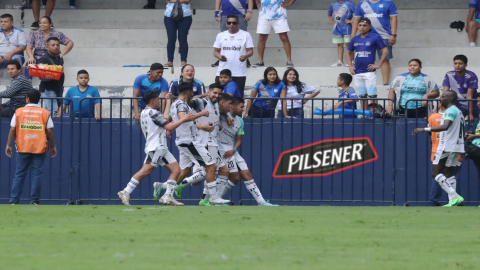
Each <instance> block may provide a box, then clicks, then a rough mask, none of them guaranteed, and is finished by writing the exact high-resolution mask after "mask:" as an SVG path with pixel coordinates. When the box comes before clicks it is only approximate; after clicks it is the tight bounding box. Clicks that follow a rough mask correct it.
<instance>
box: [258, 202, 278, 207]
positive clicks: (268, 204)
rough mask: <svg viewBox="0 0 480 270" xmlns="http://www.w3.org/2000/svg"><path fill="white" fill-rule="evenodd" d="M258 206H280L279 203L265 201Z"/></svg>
mask: <svg viewBox="0 0 480 270" xmlns="http://www.w3.org/2000/svg"><path fill="white" fill-rule="evenodd" d="M258 206H278V204H273V203H269V202H265V203H264V204H259V205H258Z"/></svg>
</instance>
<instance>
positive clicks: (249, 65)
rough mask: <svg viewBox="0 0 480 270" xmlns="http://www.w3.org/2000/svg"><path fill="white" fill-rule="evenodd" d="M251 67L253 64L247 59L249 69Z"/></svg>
mask: <svg viewBox="0 0 480 270" xmlns="http://www.w3.org/2000/svg"><path fill="white" fill-rule="evenodd" d="M251 66H252V64H250V60H249V59H247V68H249V67H251Z"/></svg>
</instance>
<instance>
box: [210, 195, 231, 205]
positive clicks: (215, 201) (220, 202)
mask: <svg viewBox="0 0 480 270" xmlns="http://www.w3.org/2000/svg"><path fill="white" fill-rule="evenodd" d="M229 202H230V201H229V200H224V199H222V198H220V197H217V198H213V199H212V198H210V204H212V205H216V204H228V203H229Z"/></svg>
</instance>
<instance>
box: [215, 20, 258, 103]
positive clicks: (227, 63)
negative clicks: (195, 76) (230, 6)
mask: <svg viewBox="0 0 480 270" xmlns="http://www.w3.org/2000/svg"><path fill="white" fill-rule="evenodd" d="M238 25H239V19H238V17H237V16H236V15H228V17H227V27H228V30H227V31H224V32H221V33H220V34H218V35H217V38H216V40H215V43H214V44H213V47H214V48H215V49H214V52H213V56H215V58H217V59H218V60H220V65H219V66H218V70H217V77H216V78H215V82H216V83H219V77H220V71H222V70H224V69H229V70H230V71H232V80H233V81H234V82H235V83H236V84H237V86H238V90H239V91H240V94H241V95H242V97H243V91H244V90H245V82H246V81H247V63H246V62H245V60H247V59H248V58H250V57H251V56H252V55H253V41H252V36H251V35H250V33H248V32H247V31H243V30H240V29H239V28H238Z"/></svg>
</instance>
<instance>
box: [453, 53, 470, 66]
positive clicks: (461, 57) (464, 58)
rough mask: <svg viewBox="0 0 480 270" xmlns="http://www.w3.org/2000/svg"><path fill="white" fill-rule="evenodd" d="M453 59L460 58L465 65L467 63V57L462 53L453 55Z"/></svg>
mask: <svg viewBox="0 0 480 270" xmlns="http://www.w3.org/2000/svg"><path fill="white" fill-rule="evenodd" d="M455 60H462V61H463V63H464V64H465V65H466V64H467V63H468V58H467V57H466V56H465V55H463V54H459V55H455V57H453V61H455Z"/></svg>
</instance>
